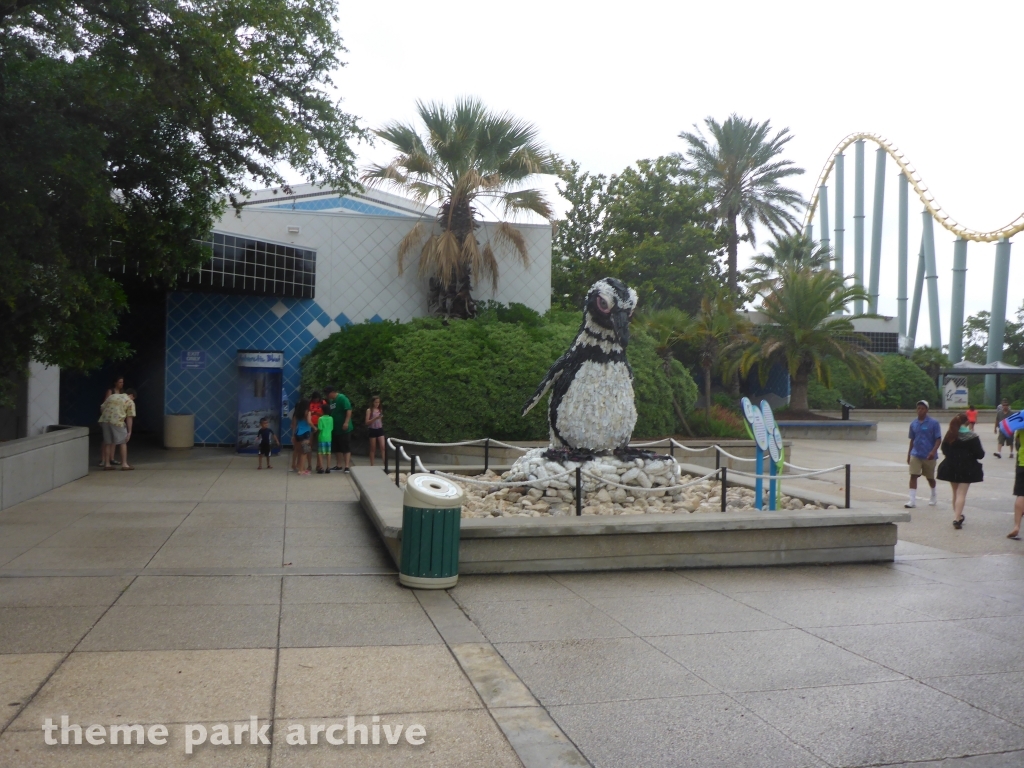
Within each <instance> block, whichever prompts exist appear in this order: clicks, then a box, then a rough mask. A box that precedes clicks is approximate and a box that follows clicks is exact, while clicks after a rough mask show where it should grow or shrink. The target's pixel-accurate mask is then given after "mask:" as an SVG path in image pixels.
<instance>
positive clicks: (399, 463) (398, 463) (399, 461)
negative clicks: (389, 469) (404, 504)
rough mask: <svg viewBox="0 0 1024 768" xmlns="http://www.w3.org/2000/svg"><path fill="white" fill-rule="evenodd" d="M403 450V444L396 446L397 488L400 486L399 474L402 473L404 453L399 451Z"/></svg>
mask: <svg viewBox="0 0 1024 768" xmlns="http://www.w3.org/2000/svg"><path fill="white" fill-rule="evenodd" d="M401 450H402V446H400V445H398V446H395V488H398V487H399V482H398V475H399V474H400V471H399V468H400V467H401V466H402V455H401V453H399V451H401Z"/></svg>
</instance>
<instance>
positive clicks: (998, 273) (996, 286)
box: [985, 239, 1010, 405]
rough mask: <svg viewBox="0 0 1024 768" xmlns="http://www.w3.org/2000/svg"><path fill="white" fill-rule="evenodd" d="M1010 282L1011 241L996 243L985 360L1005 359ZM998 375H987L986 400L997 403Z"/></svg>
mask: <svg viewBox="0 0 1024 768" xmlns="http://www.w3.org/2000/svg"><path fill="white" fill-rule="evenodd" d="M1009 283H1010V241H1009V240H1006V239H1003V240H1000V241H999V242H998V243H996V269H995V276H994V277H993V279H992V315H991V320H990V321H989V326H988V356H987V358H986V360H985V362H988V363H995V362H998V361H1000V360H1002V359H1003V341H1004V338H1003V337H1004V334H1005V332H1006V291H1007V289H1008V288H1009ZM997 394H998V393H997V392H996V377H995V376H993V375H991V374H989V375H988V376H986V377H985V402H986V403H988V404H989V405H995V404H996V396H997Z"/></svg>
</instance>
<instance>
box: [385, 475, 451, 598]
mask: <svg viewBox="0 0 1024 768" xmlns="http://www.w3.org/2000/svg"><path fill="white" fill-rule="evenodd" d="M464 497H465V494H463V492H462V489H461V488H460V487H459V486H457V485H456V484H455V483H453V482H452V481H451V480H447V479H446V478H443V477H438V476H437V475H430V474H425V473H421V474H417V475H409V480H408V482H407V483H406V486H405V498H404V499H403V507H402V562H401V566H400V568H399V575H398V580H399V581H400V582H401V583H402V584H404V585H405V586H407V587H413V588H415V589H450V588H451V587H454V586H455V583H456V582H457V581H458V580H459V534H460V531H461V529H462V502H463V499H464Z"/></svg>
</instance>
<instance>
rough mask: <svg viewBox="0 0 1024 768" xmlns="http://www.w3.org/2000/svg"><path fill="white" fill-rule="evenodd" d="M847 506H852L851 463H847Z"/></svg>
mask: <svg viewBox="0 0 1024 768" xmlns="http://www.w3.org/2000/svg"><path fill="white" fill-rule="evenodd" d="M846 508H847V509H849V508H850V465H849V464H847V465H846Z"/></svg>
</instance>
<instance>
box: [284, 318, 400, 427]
mask: <svg viewBox="0 0 1024 768" xmlns="http://www.w3.org/2000/svg"><path fill="white" fill-rule="evenodd" d="M410 327H411V326H410V325H409V324H407V323H399V322H395V321H393V320H385V321H384V322H377V323H371V322H370V321H366V322H365V323H362V324H361V325H350V326H347V327H345V328H343V329H342V330H340V331H338V332H337V333H332V334H331V335H330V336H328V337H327V338H326V339H324V340H323V341H321V342H320V343H319V344H317V345H316V346H315V347H314V348H313V351H312V352H310V353H309V354H308V355H306V357H305V358H304V359H303V360H302V391H303V393H304V394H305V395H307V396H308V395H309V394H310V393H311V392H314V391H316V390H319V391H320V392H323V391H324V390H326V389H327V387H328V386H330V385H332V384H333V385H334V386H336V387H338V388H339V389H340V390H341V391H342V392H343V393H345V394H346V395H348V397H349V398H350V399H351V400H352V406H353V409H354V410H353V415H355V414H358V415H359V418H358V419H357V423H358V422H360V421H362V415H363V411H364V410H365V409H366V408H367V406H369V402H370V397H372V396H373V395H375V394H377V388H378V387H379V380H378V377H379V376H380V374H381V372H382V371H383V370H384V365H385V364H386V363H388V362H390V361H393V360H394V359H395V352H394V342H395V339H397V338H399V337H400V336H402V335H403V334H405V333H406V332H407V331H408V330H409V329H410Z"/></svg>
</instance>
